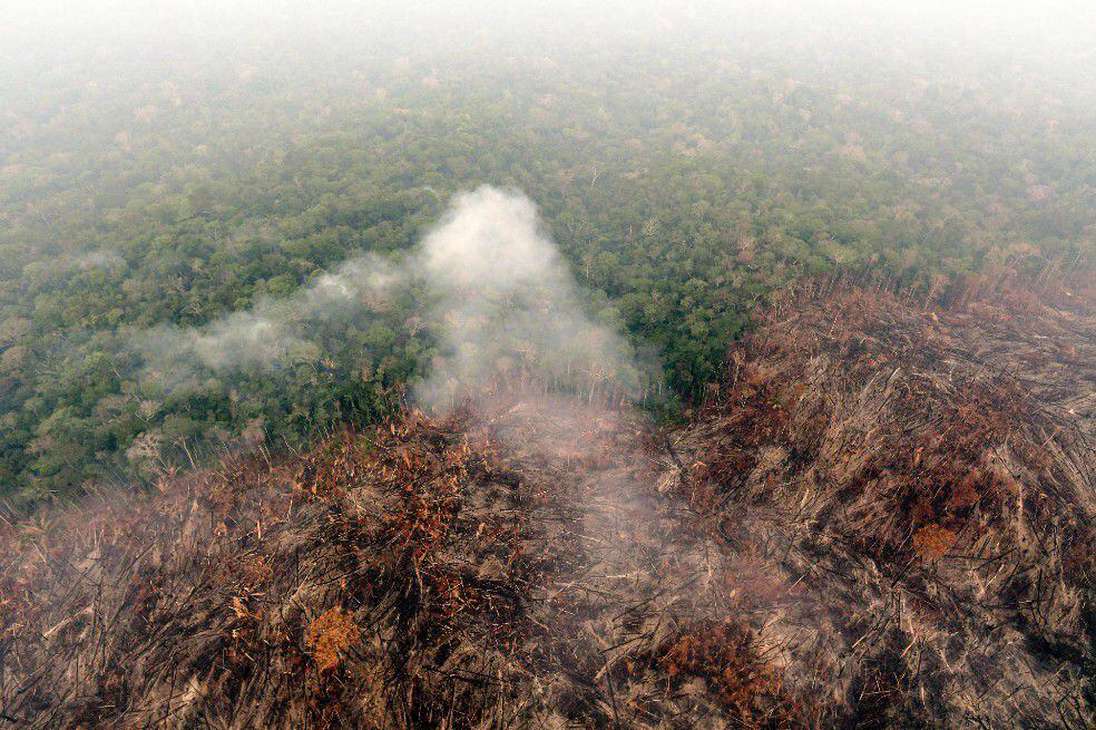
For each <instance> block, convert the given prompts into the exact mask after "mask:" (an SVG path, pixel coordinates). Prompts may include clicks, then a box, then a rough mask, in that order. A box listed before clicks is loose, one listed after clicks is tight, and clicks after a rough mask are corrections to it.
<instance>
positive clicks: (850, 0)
mask: <svg viewBox="0 0 1096 730" xmlns="http://www.w3.org/2000/svg"><path fill="white" fill-rule="evenodd" d="M3 6H4V11H3V13H0V33H3V34H5V35H8V36H9V37H10V36H12V35H14V36H18V37H19V38H21V39H22V40H23V41H30V42H32V43H34V44H36V45H43V46H46V47H50V46H53V47H55V48H59V47H60V46H62V45H63V44H65V43H71V42H73V41H74V39H79V40H91V41H94V42H110V41H118V40H122V39H126V40H129V41H139V40H141V39H144V40H145V41H151V40H153V39H155V40H157V41H160V42H162V41H164V40H169V39H170V40H176V41H178V40H184V41H189V42H200V41H202V40H209V39H232V38H237V39H240V38H248V39H264V40H273V39H283V40H284V39H286V38H295V39H300V40H307V41H309V42H311V41H315V40H317V39H324V38H331V37H333V36H339V37H344V38H347V39H351V38H355V37H357V38H359V39H361V40H366V39H370V38H375V39H384V40H396V41H398V42H403V43H416V42H417V43H420V44H424V45H429V44H431V43H443V42H444V43H450V44H452V43H460V42H462V40H468V39H469V38H470V37H473V36H483V35H487V36H491V37H497V38H506V37H507V36H508V35H516V36H538V35H539V36H554V35H558V34H564V35H568V34H569V35H574V34H578V35H579V36H582V35H584V34H585V33H596V34H597V35H598V36H600V37H601V38H602V39H603V40H606V41H607V40H609V39H610V38H612V37H628V36H633V37H635V36H646V37H650V38H659V37H673V36H675V35H676V34H684V35H685V36H688V35H689V34H699V33H704V34H711V33H722V32H736V33H746V34H749V33H760V34H766V33H767V34H771V35H772V37H773V40H781V36H785V39H786V40H793V39H794V37H795V36H797V35H802V34H808V33H822V34H825V35H830V34H832V35H834V36H836V37H840V38H844V39H845V40H848V41H852V40H855V39H856V38H858V37H859V38H861V39H862V40H864V41H865V42H870V41H871V40H872V39H873V37H879V38H893V39H894V40H896V41H903V42H904V41H910V40H917V39H920V40H927V41H933V40H943V39H950V40H966V41H970V42H977V43H985V44H993V43H1015V42H1022V43H1024V44H1025V46H1030V47H1031V48H1032V49H1035V48H1038V47H1040V46H1041V47H1042V49H1041V50H1043V51H1047V52H1053V51H1054V50H1055V46H1059V45H1062V44H1066V45H1080V44H1084V43H1087V44H1089V45H1091V40H1092V36H1091V33H1092V31H1093V30H1096V24H1094V19H1096V3H1093V2H1091V0H1051V1H1050V2H1035V1H1034V0H1033V1H1031V2H1019V1H1018V0H997V1H996V2H993V1H978V2H963V1H962V0H949V1H947V2H944V1H942V0H921V1H914V2H910V1H906V2H880V1H878V0H808V1H805V2H804V1H800V2H785V3H776V2H768V1H766V2H761V1H759V0H721V1H715V0H686V1H684V2H672V1H670V2H667V1H665V0H662V1H659V2H654V1H653V0H603V1H602V2H588V1H581V0H548V1H547V2H543V1H542V2H532V1H531V0H365V1H364V2H351V1H349V0H334V1H332V0H311V1H305V0H5V2H4V3H3ZM788 36H790V37H788Z"/></svg>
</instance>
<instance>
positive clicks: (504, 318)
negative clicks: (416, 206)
mask: <svg viewBox="0 0 1096 730" xmlns="http://www.w3.org/2000/svg"><path fill="white" fill-rule="evenodd" d="M408 292H416V293H418V301H417V307H418V310H419V311H417V312H415V313H414V314H415V315H416V316H418V317H421V318H422V319H423V320H424V321H425V323H426V326H427V327H428V328H430V330H431V331H432V333H433V334H434V336H435V338H436V341H437V343H438V352H437V353H436V356H435V357H434V358H433V359H432V362H430V363H424V364H423V365H424V366H425V368H424V377H423V378H422V380H421V381H420V382H418V383H417V384H416V386H415V388H414V392H415V395H416V397H417V399H418V401H419V402H420V403H422V404H423V405H424V406H427V407H435V408H440V407H445V406H447V405H450V404H452V403H454V402H455V401H456V399H458V398H460V397H462V396H464V395H474V394H475V393H477V392H479V391H481V390H483V389H485V388H495V387H505V386H510V385H520V386H521V387H526V388H527V387H542V388H544V389H560V390H568V391H572V392H580V393H584V394H586V395H587V396H588V397H590V396H594V395H602V394H611V395H619V396H627V395H633V394H634V393H635V388H636V384H637V383H638V380H639V377H640V374H639V370H638V368H637V367H636V366H635V364H634V361H633V357H632V356H631V352H630V349H629V347H628V345H627V343H625V341H624V340H623V339H622V338H621V337H620V336H619V335H617V334H616V333H615V332H614V331H613V329H612V328H611V327H609V326H606V325H605V324H603V323H599V322H597V321H595V320H594V319H593V318H592V317H591V316H590V315H588V314H587V312H586V311H585V309H584V307H583V304H582V300H581V296H580V292H579V289H578V287H577V286H576V284H575V281H574V279H573V277H572V276H571V273H570V271H569V270H568V268H567V265H566V262H565V261H564V260H563V259H562V257H561V256H560V254H559V251H558V249H557V248H556V246H555V244H554V243H553V242H552V241H551V239H550V238H549V237H548V235H547V234H546V233H545V231H544V229H543V226H542V224H541V221H540V218H539V216H538V213H537V210H536V206H535V205H534V204H533V203H532V201H530V200H529V199H528V198H527V197H525V196H524V195H521V194H520V193H517V192H507V191H503V190H499V189H497V188H493V187H489V186H485V187H481V188H479V189H478V190H475V191H473V192H468V193H463V194H460V195H457V196H456V197H455V198H454V200H453V202H452V204H451V206H450V209H449V210H448V212H447V213H446V214H445V215H444V216H443V218H442V219H441V221H440V222H439V223H438V224H437V226H436V227H435V228H434V229H433V230H432V231H431V232H430V233H428V234H427V235H426V236H425V237H424V238H423V239H422V241H420V242H419V244H418V245H417V246H416V247H415V248H414V249H412V250H411V251H410V252H409V253H407V254H406V255H404V256H403V257H401V258H399V259H396V260H394V261H392V260H387V259H383V258H381V257H379V256H374V255H370V254H367V255H362V256H358V257H355V258H353V259H350V260H348V261H346V262H344V263H343V264H342V265H341V266H339V268H338V269H337V270H336V271H334V272H332V273H328V274H324V275H323V276H321V277H320V278H318V279H317V280H316V281H315V282H314V283H313V284H312V285H311V286H309V287H307V288H305V289H302V290H300V291H299V292H297V293H296V294H295V295H293V296H292V297H290V298H288V299H282V300H274V299H264V300H261V301H260V302H258V303H257V304H256V305H255V306H254V307H253V308H252V309H250V310H247V311H240V312H234V313H232V314H229V315H227V316H225V317H223V318H221V319H218V320H216V321H214V322H211V323H209V324H207V325H205V326H203V327H199V328H189V329H184V328H177V327H176V328H159V329H156V330H154V331H151V332H146V333H143V335H142V336H141V338H140V344H139V349H140V350H141V351H142V352H143V354H144V356H145V359H146V363H148V366H149V367H148V369H147V370H146V375H151V374H155V375H156V376H157V377H158V378H159V379H160V381H161V382H164V383H168V384H178V383H180V382H184V381H186V380H188V379H192V378H193V377H194V376H195V371H196V370H198V369H201V368H205V369H207V370H210V371H213V372H227V371H259V372H261V371H266V370H270V369H273V368H277V367H281V366H285V365H289V364H292V363H295V362H300V361H315V360H318V359H320V358H322V357H324V356H325V353H324V351H323V347H322V344H321V343H320V342H317V341H315V340H314V339H313V338H312V337H310V334H309V333H310V332H311V331H314V330H315V329H316V327H317V326H318V325H320V324H323V323H325V322H330V321H332V320H336V319H338V318H340V317H348V316H352V317H363V316H364V317H368V316H369V315H370V313H378V314H379V313H381V312H385V311H387V310H388V309H389V308H390V307H391V306H392V303H393V300H394V299H395V297H397V296H398V295H400V294H407V293H408ZM423 292H425V294H423ZM166 373H171V374H172V375H171V376H170V377H166V376H165V374H166ZM152 379H155V378H152Z"/></svg>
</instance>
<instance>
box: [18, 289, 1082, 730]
mask: <svg viewBox="0 0 1096 730" xmlns="http://www.w3.org/2000/svg"><path fill="white" fill-rule="evenodd" d="M979 287H981V289H982V290H981V291H976V288H979ZM1082 299H1083V297H1082V296H1081V293H1079V292H1072V293H1071V294H1069V295H1067V294H1065V293H1063V292H1062V291H1039V292H1036V293H1034V294H1033V293H1032V289H1031V287H1030V286H1028V287H1027V288H1026V289H1025V288H1023V287H1020V286H1019V285H1016V284H1014V283H1010V282H1009V281H1007V280H1005V281H998V282H996V283H995V284H994V285H993V286H987V285H986V284H985V283H984V281H979V282H970V283H968V284H967V285H966V287H960V288H955V289H952V290H949V291H947V292H945V293H944V295H942V296H937V295H933V297H932V298H931V299H929V300H925V299H921V300H917V301H911V300H910V298H909V297H903V296H901V295H896V294H894V293H893V292H890V291H887V290H884V289H883V288H879V287H877V288H872V287H865V286H854V285H850V284H847V283H843V282H837V281H828V282H813V283H811V284H806V285H803V286H801V287H800V288H798V289H794V290H789V291H788V292H786V293H785V294H784V295H783V297H782V298H781V299H779V300H778V301H776V302H775V303H774V304H773V306H772V307H770V308H769V309H768V310H767V311H766V313H765V315H764V317H763V318H762V320H761V321H760V322H759V327H758V329H757V331H756V332H755V334H754V335H752V336H751V337H750V338H749V339H747V340H746V341H744V342H743V343H741V344H740V345H739V346H737V347H736V348H735V349H734V350H733V352H732V355H731V357H730V358H729V360H728V363H729V367H728V373H727V380H726V382H725V383H724V385H723V386H722V388H721V389H720V390H719V391H718V392H716V393H714V397H713V399H712V401H711V402H710V403H708V404H707V405H706V406H705V407H704V409H703V410H702V412H701V413H700V414H699V416H698V418H697V419H696V420H695V422H694V423H693V424H692V425H690V426H688V427H686V428H684V429H680V430H678V431H676V432H674V433H668V434H663V433H659V432H656V431H654V430H652V429H651V428H650V427H649V426H648V425H647V424H646V423H645V422H644V421H643V419H641V418H639V417H637V416H635V415H632V414H629V413H628V412H626V411H619V410H610V409H606V408H604V407H599V406H596V405H593V404H591V403H589V402H576V401H575V400H573V399H551V398H548V397H546V396H544V395H543V393H539V394H537V395H535V396H533V395H530V394H528V393H524V394H523V393H510V394H505V393H496V394H495V395H494V396H493V397H492V398H490V399H487V398H485V399H482V400H481V401H479V402H478V403H476V405H475V407H474V408H471V407H469V408H466V409H463V410H461V411H459V412H457V413H455V414H452V415H451V416H449V417H447V418H445V419H435V418H429V417H426V416H423V415H422V414H419V413H409V414H406V415H405V416H404V417H402V418H400V419H396V420H394V421H392V422H390V423H387V424H385V425H383V426H381V427H378V428H375V429H371V430H369V431H365V432H361V433H353V432H349V431H348V432H346V433H344V434H340V435H339V436H336V437H334V438H331V439H328V440H327V441H325V442H323V443H320V444H318V445H317V446H316V448H315V449H313V450H312V451H310V452H308V453H304V454H286V455H283V456H282V457H281V458H280V459H273V460H272V459H269V458H267V455H266V454H265V453H259V454H256V455H253V456H250V457H246V458H243V457H232V458H227V459H226V461H225V463H224V464H223V465H222V466H221V467H220V468H218V469H213V470H207V471H202V472H196V473H193V474H189V475H185V476H178V477H174V478H170V479H165V480H164V481H163V483H162V484H161V485H160V489H159V490H158V493H155V494H154V495H150V496H147V497H143V498H139V499H135V498H126V499H122V498H121V497H120V496H118V495H116V496H115V497H114V498H108V497H107V496H106V495H104V496H101V497H99V498H97V499H96V500H93V501H91V502H90V503H88V504H86V505H83V506H81V508H80V509H69V510H62V511H57V512H53V513H43V515H41V516H40V517H38V518H36V519H33V520H27V521H23V522H19V523H16V524H13V525H4V527H3V534H2V535H0V540H2V543H3V552H2V553H0V591H2V594H0V630H2V633H0V723H4V722H6V723H8V724H10V725H12V726H13V727H14V726H27V727H156V726H164V727H264V728H265V727H365V728H370V727H373V728H407V727H436V728H462V727H463V728H486V727H535V728H542V727H548V728H551V727H559V728H562V727H641V728H642V727H647V728H692V727H702V728H728V727H732V728H739V727H743V728H745V727H816V726H834V725H847V726H857V727H883V726H887V727H890V726H901V725H906V726H918V725H926V724H927V725H945V726H966V725H972V726H978V725H981V726H992V727H1009V726H1013V725H1019V726H1040V727H1041V726H1064V727H1082V726H1085V724H1086V723H1090V722H1091V721H1092V712H1093V711H1092V707H1093V696H1092V688H1091V686H1089V687H1088V688H1087V689H1086V687H1085V682H1086V679H1087V680H1090V679H1091V676H1092V667H1093V664H1092V660H1093V647H1092V643H1091V642H1092V640H1093V630H1094V620H1093V608H1092V605H1093V604H1092V600H1093V599H1092V594H1093V580H1094V575H1096V564H1094V558H1093V551H1092V549H1091V548H1092V544H1093V537H1094V533H1093V527H1092V517H1093V513H1094V511H1096V509H1094V490H1093V453H1092V450H1091V444H1092V436H1093V434H1092V428H1093V412H1094V408H1096V403H1094V400H1093V383H1094V373H1093V364H1094V362H1096V359H1094V355H1096V353H1094V352H1093V347H1094V337H1093V333H1094V319H1093V313H1092V310H1091V309H1090V308H1089V306H1090V305H1088V304H1084V303H1082Z"/></svg>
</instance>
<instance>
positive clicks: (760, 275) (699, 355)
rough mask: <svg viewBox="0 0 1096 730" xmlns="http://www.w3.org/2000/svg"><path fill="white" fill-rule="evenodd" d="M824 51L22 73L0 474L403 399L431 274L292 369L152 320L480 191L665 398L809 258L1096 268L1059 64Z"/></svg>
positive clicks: (352, 412)
mask: <svg viewBox="0 0 1096 730" xmlns="http://www.w3.org/2000/svg"><path fill="white" fill-rule="evenodd" d="M809 60H810V59H809V57H807V60H806V61H804V60H803V59H798V60H796V61H795V62H792V61H785V60H782V59H781V58H778V57H773V56H767V55H765V54H763V53H759V54H756V55H746V54H735V53H717V52H713V50H712V49H711V48H707V47H704V46H701V45H698V46H697V47H696V48H692V49H677V52H676V55H675V56H674V57H673V59H672V60H668V58H667V56H666V55H665V54H664V53H663V52H662V51H661V50H660V49H658V48H656V47H648V46H645V45H642V44H636V45H634V46H629V47H621V46H613V47H611V48H607V49H606V50H604V51H602V52H598V53H590V54H587V55H585V56H582V57H581V59H577V58H576V59H573V60H568V59H567V58H565V57H562V56H561V57H555V58H553V57H551V56H547V55H541V54H539V53H533V52H530V53H529V54H527V55H521V54H514V55H510V56H507V57H506V58H505V59H499V58H492V59H490V61H488V60H485V58H483V57H482V56H480V55H477V54H476V53H471V52H470V53H467V54H463V55H459V54H456V55H453V56H452V57H450V58H448V59H447V60H446V61H445V62H444V63H441V62H439V59H438V58H437V57H436V56H430V55H422V56H416V55H408V56H407V57H405V58H402V59H397V60H383V61H382V60H380V59H372V60H368V61H350V60H348V59H345V58H335V59H331V60H330V62H329V63H318V62H315V61H312V62H305V61H304V60H301V59H294V58H292V57H278V58H277V59H274V60H271V61H270V62H269V63H266V64H262V63H245V62H236V61H231V60H230V61H228V62H225V63H220V64H214V63H197V62H195V63H192V64H187V63H179V64H178V65H176V66H173V67H172V68H171V69H170V70H169V71H166V72H165V71H164V70H163V69H162V68H158V67H157V68H151V67H150V68H144V67H141V66H140V65H139V64H138V65H136V66H134V65H132V64H130V65H126V64H123V63H122V62H121V61H120V60H119V59H117V58H114V59H112V58H109V57H108V58H105V59H102V64H104V66H102V67H99V68H96V69H83V68H82V67H80V66H79V64H77V63H76V62H75V61H72V62H70V63H68V64H65V63H62V62H57V64H56V65H54V66H51V67H47V68H43V69H41V71H40V74H39V76H38V77H37V78H36V80H35V83H28V82H27V80H26V79H25V78H17V77H16V76H15V75H14V74H15V72H14V71H10V72H8V74H7V75H6V76H4V77H3V78H0V89H2V90H3V93H4V96H5V99H6V103H5V106H4V108H3V110H0V114H2V115H3V125H4V127H5V130H6V131H5V133H4V134H3V135H2V136H0V493H2V495H3V496H4V497H5V498H6V499H7V500H8V501H9V502H10V503H11V504H12V505H14V506H17V507H18V506H26V505H28V504H32V503H34V502H36V501H39V500H42V499H47V498H51V497H68V496H74V495H78V494H79V493H80V492H81V491H82V490H83V489H85V488H86V487H87V485H89V484H92V483H99V482H114V481H125V480H130V479H132V478H133V476H134V475H135V474H136V475H137V476H138V477H139V478H142V479H150V478H155V477H156V476H157V475H158V474H160V473H162V472H164V471H166V470H170V469H172V468H175V467H181V466H186V465H188V464H189V463H190V462H191V461H193V460H199V459H201V457H202V454H205V453H209V452H210V451H211V450H214V449H220V448H223V447H225V446H232V445H235V444H238V443H240V442H257V441H261V440H267V441H269V442H273V443H277V444H281V443H283V442H287V443H289V444H299V443H302V442H304V441H306V440H307V439H309V438H310V437H311V436H312V435H314V434H315V433H316V432H317V431H318V430H322V429H324V428H325V427H327V426H329V425H330V424H332V423H335V422H341V421H351V422H369V421H373V420H375V419H376V418H378V417H380V416H383V415H384V414H385V413H387V412H389V411H390V409H392V408H393V407H394V406H396V405H397V404H398V403H399V402H400V399H401V398H402V397H403V395H402V385H403V384H406V383H408V382H410V381H412V380H413V379H414V378H416V377H418V376H420V375H422V374H423V373H424V372H425V371H426V370H427V369H428V368H429V366H430V363H431V360H432V358H433V357H434V355H435V354H436V348H437V346H438V343H437V342H435V341H433V339H432V336H431V333H430V331H429V329H428V328H420V327H418V326H416V319H415V313H416V311H417V307H418V306H419V305H420V302H418V301H416V297H415V293H414V291H409V292H406V293H404V294H403V295H401V297H398V298H396V299H395V300H394V301H392V302H390V303H389V304H388V305H387V306H386V307H383V308H381V310H380V311H375V310H371V312H370V315H369V316H368V317H365V316H354V317H345V318H337V319H334V320H332V321H331V322H326V323H323V325H322V326H321V327H320V328H319V329H320V330H321V331H319V332H316V333H314V338H313V341H314V342H316V343H317V344H318V347H317V348H314V349H309V350H307V351H302V352H301V353H300V356H299V357H298V358H296V359H295V360H294V361H293V362H291V363H290V364H282V363H279V365H278V367H276V368H258V367H255V368H250V369H249V368H246V367H245V368H240V369H237V370H233V371H231V372H219V371H213V370H210V371H208V372H201V373H199V375H198V377H195V378H190V379H189V380H188V383H187V386H186V387H178V386H177V385H173V384H172V383H173V379H172V378H171V377H170V373H163V372H155V371H154V370H153V369H150V365H149V363H148V362H147V361H146V358H147V353H146V351H145V350H143V349H142V347H141V343H142V342H143V341H144V340H145V339H146V338H147V333H149V332H153V331H156V329H157V328H163V327H165V326H173V327H195V326H201V325H203V324H206V323H209V322H211V321H214V320H216V319H217V318H218V317H221V316H223V315H225V314H227V313H230V312H235V311H240V310H247V309H248V308H250V307H253V306H254V305H256V304H257V303H259V302H262V301H266V300H271V299H273V300H277V299H281V298H286V297H289V296H290V295H292V294H293V293H294V292H296V291H298V290H299V289H300V288H301V287H303V286H307V285H309V284H310V283H312V282H314V281H315V280H316V279H317V277H319V276H321V275H322V274H323V273H324V272H327V271H330V270H332V269H333V268H334V267H337V265H338V264H339V263H340V262H341V261H343V260H345V259H347V258H349V257H351V256H354V255H356V254H358V253H360V252H372V253H374V254H378V255H380V256H389V255H395V254H397V253H398V252H400V251H404V250H406V249H408V248H409V247H410V246H412V245H413V244H414V243H415V242H416V241H418V240H419V239H420V237H421V236H422V235H423V234H424V233H425V232H426V231H428V230H429V229H430V226H431V225H432V224H434V223H435V222H436V221H437V219H438V217H439V216H440V215H441V214H442V213H443V211H444V210H445V209H446V206H447V204H448V202H449V200H450V199H451V197H452V196H453V194H454V193H456V192H458V191H462V190H467V189H471V188H474V187H476V186H478V185H480V184H485V183H488V184H492V185H497V186H502V187H513V188H516V189H519V190H521V191H522V192H523V193H525V194H526V195H528V196H529V198H531V199H532V200H533V201H535V202H536V204H537V205H538V206H539V208H540V211H541V215H542V216H543V219H544V221H545V223H546V226H547V227H548V228H549V229H550V230H549V233H550V235H551V236H552V238H553V239H554V240H555V241H556V242H557V243H558V245H559V247H560V249H561V250H562V252H563V253H564V255H565V257H566V258H567V260H568V262H569V264H570V267H571V269H572V270H573V272H574V274H575V276H576V278H577V279H578V281H579V283H580V284H581V286H582V287H583V289H584V291H585V294H584V296H585V299H586V301H585V302H584V305H585V306H586V308H587V309H588V313H589V314H590V315H591V316H592V317H594V318H595V319H596V320H598V321H601V322H603V323H605V324H608V325H610V326H612V327H615V328H619V329H621V330H623V331H624V332H625V333H626V334H627V335H628V337H629V338H630V340H631V343H632V345H633V346H634V348H635V349H636V350H637V351H638V352H640V353H644V354H646V353H649V354H650V356H651V357H652V358H655V359H657V361H658V362H659V363H660V364H661V368H662V373H663V378H664V382H665V388H664V389H662V391H661V393H659V390H658V389H657V388H653V389H651V391H650V393H649V400H650V401H651V403H650V405H651V406H652V407H657V408H661V409H663V410H665V411H668V412H672V411H673V410H674V409H676V408H680V407H681V405H682V404H688V403H689V402H691V401H694V400H696V399H697V398H698V397H699V396H700V395H701V394H702V393H703V390H704V387H705V384H706V383H708V382H711V381H713V380H714V379H716V377H717V372H718V369H719V366H720V364H721V362H722V360H723V356H724V353H725V352H726V349H727V346H728V343H729V342H730V341H731V340H732V339H733V338H734V337H735V336H737V335H738V334H739V333H740V332H741V330H742V329H743V327H744V326H745V323H746V322H747V321H748V316H749V313H750V311H751V309H752V308H753V307H754V306H755V304H756V303H757V302H758V301H759V300H760V299H761V298H763V297H764V296H765V295H766V293H767V292H769V291H771V290H772V289H773V288H774V287H778V286H780V285H782V284H784V283H786V282H788V281H790V280H792V279H794V278H796V277H799V276H802V275H809V274H818V273H822V272H826V271H830V270H834V269H838V268H849V269H858V268H865V267H872V268H877V269H881V270H884V271H886V272H887V273H888V274H889V275H891V276H893V277H896V278H898V279H900V280H901V281H903V282H904V283H909V284H914V285H920V286H924V287H926V288H932V287H934V286H940V285H941V283H942V282H943V281H944V280H945V279H946V278H947V277H950V276H953V275H955V274H959V273H964V272H969V271H973V270H978V269H981V268H984V267H987V266H1000V265H1008V266H1012V267H1016V268H1034V269H1043V268H1045V267H1046V266H1048V265H1050V264H1053V265H1057V266H1066V267H1071V268H1076V267H1083V266H1089V265H1091V262H1092V258H1093V256H1092V254H1093V249H1094V239H1096V223H1094V217H1096V216H1094V205H1093V196H1094V190H1096V107H1093V106H1092V105H1090V104H1088V103H1087V101H1088V100H1089V99H1090V96H1091V94H1090V91H1091V90H1086V89H1081V90H1076V93H1071V92H1070V91H1069V90H1068V89H1065V88H1064V87H1063V83H1062V82H1061V81H1060V80H1058V79H1055V78H1051V77H1050V76H1048V72H1047V71H1046V70H1045V69H1043V68H1042V67H1037V66H1032V67H1028V68H1025V67H1018V66H1016V65H1015V64H1012V65H1009V64H1001V65H1000V66H994V65H992V64H988V65H987V66H986V67H985V68H981V69H978V70H977V73H974V72H971V73H969V74H964V75H955V74H951V75H949V74H936V73H933V70H932V69H928V68H926V67H924V66H923V65H918V64H913V63H907V62H906V61H905V60H903V59H901V58H894V59H892V60H891V62H889V63H882V62H880V63H878V64H876V65H875V66H873V67H872V68H870V69H869V68H867V67H865V66H864V65H863V64H853V63H849V64H843V63H842V62H841V60H840V59H839V58H838V59H832V58H831V59H828V61H827V62H826V63H821V62H819V63H811V62H809ZM111 64H114V65H115V66H117V68H114V66H111ZM112 71H114V72H112ZM157 367H163V365H162V364H160V365H157ZM168 367H170V366H168Z"/></svg>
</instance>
